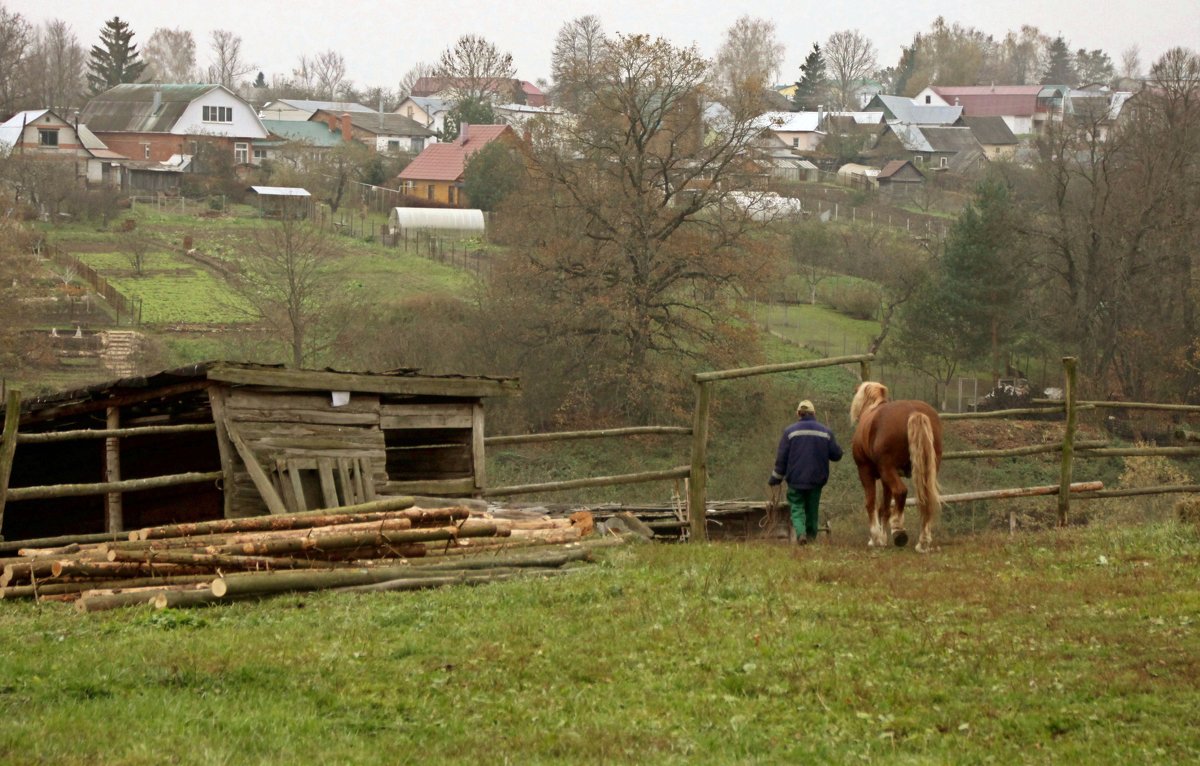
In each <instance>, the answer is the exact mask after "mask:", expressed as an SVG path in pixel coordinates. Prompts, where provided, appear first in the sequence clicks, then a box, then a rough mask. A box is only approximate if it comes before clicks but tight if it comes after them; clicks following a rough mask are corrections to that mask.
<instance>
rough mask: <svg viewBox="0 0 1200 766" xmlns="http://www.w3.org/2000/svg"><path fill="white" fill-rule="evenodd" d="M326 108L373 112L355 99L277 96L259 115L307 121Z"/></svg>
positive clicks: (268, 117)
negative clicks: (327, 99)
mask: <svg viewBox="0 0 1200 766" xmlns="http://www.w3.org/2000/svg"><path fill="white" fill-rule="evenodd" d="M318 109H324V110H325V111H327V112H334V113H336V114H341V113H342V112H373V111H375V110H374V109H372V108H371V107H369V106H363V105H362V104H359V103H356V102H354V101H313V100H311V99H303V98H277V99H274V100H272V101H268V102H267V103H265V104H263V107H262V109H260V110H259V111H258V116H259V117H261V118H262V119H263V120H291V121H293V122H306V121H307V120H308V118H310V117H312V116H313V112H315V111H317V110H318Z"/></svg>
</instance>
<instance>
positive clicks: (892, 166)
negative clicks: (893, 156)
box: [879, 160, 921, 180]
mask: <svg viewBox="0 0 1200 766" xmlns="http://www.w3.org/2000/svg"><path fill="white" fill-rule="evenodd" d="M905 165H908V166H909V167H911V168H912V169H913V170H915V171H916V172H917V174H918V175H921V171H920V170H918V169H917V166H916V165H913V164H912V162H910V161H909V160H891V161H890V162H888V163H887V164H886V165H884V166H883V168H882V169H881V170H880V171H879V179H880V180H886V179H889V178H891V177H892V176H894V175H896V174H897V173H899V172H900V171H901V170H902V169H904V166H905Z"/></svg>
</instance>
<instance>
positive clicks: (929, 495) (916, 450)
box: [908, 412, 942, 521]
mask: <svg viewBox="0 0 1200 766" xmlns="http://www.w3.org/2000/svg"><path fill="white" fill-rule="evenodd" d="M908 457H909V460H910V461H911V462H912V483H913V489H914V491H915V492H916V493H917V504H918V505H920V506H921V511H922V513H923V514H928V518H929V520H930V521H933V520H934V519H936V518H937V517H938V514H939V513H941V510H942V496H941V492H940V490H939V489H938V480H937V471H938V469H937V451H936V450H935V449H934V446H933V423H932V422H931V421H930V420H929V416H928V415H926V414H925V413H923V412H914V413H913V414H912V415H910V416H909V418H908Z"/></svg>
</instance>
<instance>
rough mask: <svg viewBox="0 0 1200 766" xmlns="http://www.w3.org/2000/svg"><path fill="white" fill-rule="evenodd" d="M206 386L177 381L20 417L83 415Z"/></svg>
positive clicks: (34, 419) (32, 419)
mask: <svg viewBox="0 0 1200 766" xmlns="http://www.w3.org/2000/svg"><path fill="white" fill-rule="evenodd" d="M208 386H209V382H208V381H207V380H192V381H188V382H187V383H177V384H175V385H173V386H163V387H162V388H147V389H145V390H142V391H138V392H137V393H133V394H124V395H122V396H110V397H108V398H99V399H89V400H87V401H76V402H71V403H68V404H60V405H58V406H51V407H46V408H43V409H39V410H37V411H36V412H31V413H28V414H26V415H25V416H24V417H23V418H21V422H22V423H25V424H27V425H28V424H30V423H44V422H46V421H49V420H56V419H58V418H66V417H72V416H74V415H83V414H86V413H88V412H95V411H97V410H107V409H108V408H109V407H128V406H129V405H132V404H143V403H145V402H150V401H154V400H155V399H169V398H171V397H173V396H179V395H180V394H187V393H191V392H193V391H203V390H204V389H206V388H208Z"/></svg>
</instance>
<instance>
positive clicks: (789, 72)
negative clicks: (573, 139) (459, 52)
mask: <svg viewBox="0 0 1200 766" xmlns="http://www.w3.org/2000/svg"><path fill="white" fill-rule="evenodd" d="M0 5H3V6H5V7H7V8H8V9H9V10H10V11H15V12H17V13H20V14H22V15H24V16H25V17H26V18H27V19H29V20H31V21H34V22H41V21H44V20H46V19H49V18H60V19H63V20H65V21H67V22H68V23H69V24H71V26H72V27H73V28H74V30H75V34H76V35H77V36H78V37H79V41H80V42H81V43H82V44H83V45H84V47H85V48H87V47H90V46H91V45H93V44H94V43H95V42H96V41H97V39H98V35H99V30H100V27H101V26H102V25H103V23H104V21H105V20H106V19H109V18H111V17H112V16H114V15H119V16H120V17H121V18H123V19H125V20H126V21H128V22H129V24H130V25H131V27H132V28H133V31H134V33H135V37H134V42H142V43H144V42H145V40H146V38H148V37H149V36H150V33H151V32H153V31H154V30H155V29H156V28H157V27H179V28H182V29H188V30H190V31H191V32H192V34H193V35H194V36H195V38H196V45H197V58H198V59H199V60H200V61H199V63H200V64H201V65H205V64H207V63H208V61H207V59H208V37H209V33H210V32H211V31H212V30H214V29H228V30H231V31H233V32H235V33H236V34H238V35H241V37H242V39H243V52H244V53H245V54H246V57H247V58H248V59H250V60H251V61H253V62H254V63H255V64H256V65H257V68H258V69H260V70H262V71H264V72H265V73H266V75H267V79H268V80H270V79H271V76H272V75H273V74H286V73H288V72H289V71H290V70H291V69H292V68H293V67H294V66H295V64H296V60H297V58H298V57H299V55H300V54H301V53H309V54H312V53H319V52H321V51H324V50H327V49H330V48H332V49H335V50H337V51H339V52H340V53H341V54H342V55H343V56H344V57H345V59H346V65H347V74H348V76H349V77H350V79H352V80H354V81H355V82H356V83H358V84H365V85H382V86H386V87H395V86H396V84H397V82H398V81H399V80H400V78H401V77H402V76H403V75H404V73H405V72H406V71H408V70H409V69H410V68H411V67H412V66H413V65H414V64H416V63H418V62H428V63H435V62H436V60H437V58H438V56H439V55H440V53H441V52H442V51H443V50H444V49H445V48H447V47H449V46H450V45H452V44H453V43H454V41H455V40H456V39H458V37H460V36H461V35H465V34H476V35H481V36H483V37H485V38H487V39H488V40H490V41H491V42H493V43H495V44H496V45H497V46H498V47H499V48H501V49H502V50H505V51H508V52H510V53H512V55H513V59H514V63H515V64H516V66H517V74H518V76H520V77H521V78H522V79H525V80H530V81H534V80H537V79H538V78H539V77H545V78H547V79H548V78H549V75H550V52H551V50H552V49H553V47H554V36H555V34H556V33H557V32H558V30H559V28H560V27H561V26H562V24H563V23H564V22H566V21H570V20H571V19H574V18H577V17H579V16H583V15H586V14H589V13H590V14H595V15H596V16H597V17H599V18H600V20H601V22H602V23H603V25H604V29H605V31H606V32H624V33H634V32H641V33H648V34H652V35H657V36H662V37H665V38H667V39H669V40H670V41H672V42H673V43H675V44H676V45H686V44H692V43H694V44H695V45H696V46H697V47H698V48H699V49H700V51H701V52H702V53H704V54H705V55H712V54H713V53H715V51H716V49H717V47H718V46H719V45H720V44H721V39H722V37H723V35H724V32H725V30H727V29H728V28H729V26H730V25H731V24H733V22H734V21H735V20H736V19H737V17H738V16H741V15H743V14H748V15H750V16H755V17H759V18H764V19H769V20H771V21H773V22H775V26H776V29H777V31H778V33H779V39H780V41H781V42H783V43H784V44H785V45H786V46H787V57H786V59H785V63H784V67H783V71H782V73H781V75H780V78H779V79H780V81H781V82H790V81H793V80H795V79H797V78H798V76H799V67H800V63H801V62H802V61H803V60H804V56H805V54H806V52H807V51H808V50H809V49H810V48H811V47H812V44H813V43H814V42H823V41H824V40H825V39H826V38H827V37H829V35H830V33H832V32H836V31H838V30H842V29H858V30H860V31H861V32H863V33H864V34H865V35H866V36H867V37H869V38H870V39H871V40H872V42H874V43H875V47H876V48H877V49H878V52H879V62H880V64H881V65H893V64H895V63H896V62H897V61H898V60H899V57H900V48H901V46H902V45H904V44H906V43H908V42H909V41H911V39H912V36H913V34H914V33H916V32H919V31H925V30H928V29H929V27H930V25H931V24H932V22H933V20H934V19H935V18H937V17H938V16H939V15H941V16H944V17H946V19H947V20H948V21H957V22H959V23H961V24H964V25H969V26H973V27H976V28H977V29H980V30H982V31H983V32H986V33H988V34H990V35H992V36H993V37H996V38H1002V37H1003V36H1004V34H1005V33H1006V32H1007V31H1009V30H1015V29H1018V28H1019V27H1020V26H1021V25H1023V24H1032V25H1034V26H1036V27H1038V28H1039V29H1041V30H1042V32H1044V33H1046V34H1048V35H1050V36H1052V37H1053V36H1055V35H1058V34H1061V35H1063V37H1065V38H1066V40H1067V42H1068V43H1069V44H1070V46H1071V49H1072V50H1075V49H1078V48H1087V49H1089V50H1091V49H1093V48H1101V49H1103V50H1104V51H1105V52H1106V53H1108V55H1109V56H1110V57H1111V58H1112V60H1113V62H1114V64H1118V65H1119V63H1120V58H1121V53H1122V51H1124V50H1125V49H1126V48H1128V47H1129V46H1131V45H1135V44H1136V45H1137V46H1139V48H1140V49H1141V54H1142V62H1143V67H1145V66H1148V65H1149V64H1150V63H1151V62H1152V61H1153V60H1154V59H1156V58H1157V57H1158V56H1159V55H1161V54H1162V53H1163V52H1164V51H1166V50H1167V49H1169V48H1171V47H1174V46H1177V45H1182V46H1185V47H1189V48H1192V49H1193V50H1200V3H1198V2H1197V0H1138V1H1135V0H1053V1H1052V2H1047V0H989V2H978V0H968V1H967V2H964V1H963V0H956V1H954V2H951V1H949V0H907V1H906V2H895V1H894V0H893V1H892V2H884V1H883V0H857V1H855V2H846V1H845V0H842V1H840V2H839V0H833V1H832V2H828V1H827V2H821V3H817V2H811V1H810V2H805V0H788V1H787V2H774V1H767V0H762V1H760V2H755V1H753V0H751V1H749V2H741V3H733V2H714V1H713V0H693V1H692V2H660V1H658V0H602V1H597V0H499V1H497V0H492V1H490V2H489V0H466V1H464V0H432V2H420V3H418V2H413V1H412V0H409V1H408V2H396V1H395V0H393V1H392V2H387V1H383V0H380V1H376V2H370V1H368V0H203V1H198V0H120V2H116V1H114V2H109V3H104V2H97V0H0Z"/></svg>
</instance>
